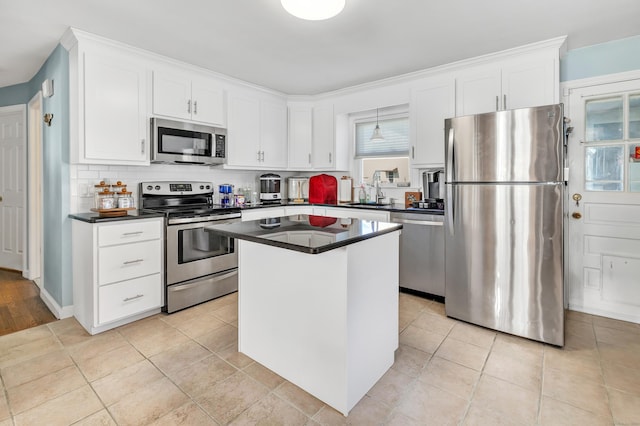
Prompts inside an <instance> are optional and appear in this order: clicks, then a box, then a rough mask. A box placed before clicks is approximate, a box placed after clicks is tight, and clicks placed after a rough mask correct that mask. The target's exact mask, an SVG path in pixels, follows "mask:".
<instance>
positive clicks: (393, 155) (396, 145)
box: [355, 114, 409, 184]
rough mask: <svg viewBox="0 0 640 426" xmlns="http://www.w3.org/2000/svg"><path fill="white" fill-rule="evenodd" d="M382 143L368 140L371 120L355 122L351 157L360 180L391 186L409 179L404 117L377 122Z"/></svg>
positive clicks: (372, 127)
mask: <svg viewBox="0 0 640 426" xmlns="http://www.w3.org/2000/svg"><path fill="white" fill-rule="evenodd" d="M378 123H379V126H380V130H381V131H382V135H383V136H384V141H371V135H372V134H373V131H374V129H375V127H376V120H375V117H374V118H366V119H362V120H358V121H356V123H355V140H356V141H355V142H356V143H355V145H356V149H355V157H356V161H359V162H360V171H361V178H362V181H363V182H365V183H368V184H373V183H374V179H379V181H380V183H382V184H385V183H390V184H395V183H396V182H400V181H408V180H409V118H408V117H407V115H406V114H402V115H394V116H392V117H384V118H380V119H379V120H378Z"/></svg>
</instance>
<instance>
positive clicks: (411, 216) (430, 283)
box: [390, 212, 445, 298]
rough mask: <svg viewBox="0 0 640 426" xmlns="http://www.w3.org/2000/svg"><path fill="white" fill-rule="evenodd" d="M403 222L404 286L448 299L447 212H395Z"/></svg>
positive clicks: (394, 219)
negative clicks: (445, 295)
mask: <svg viewBox="0 0 640 426" xmlns="http://www.w3.org/2000/svg"><path fill="white" fill-rule="evenodd" d="M390 219H391V222H393V223H401V224H402V233H401V235H400V277H399V281H400V287H401V288H405V289H409V290H414V291H419V292H421V293H427V295H432V296H439V297H438V298H444V268H445V266H444V226H443V225H444V215H442V214H431V213H418V212H391V218H390Z"/></svg>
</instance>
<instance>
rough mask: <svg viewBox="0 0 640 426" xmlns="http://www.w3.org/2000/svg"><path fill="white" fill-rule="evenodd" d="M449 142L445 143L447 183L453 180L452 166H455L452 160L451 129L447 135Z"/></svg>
mask: <svg viewBox="0 0 640 426" xmlns="http://www.w3.org/2000/svg"><path fill="white" fill-rule="evenodd" d="M448 138H449V141H448V142H447V167H446V169H447V176H446V179H447V182H451V181H452V180H453V179H452V178H453V166H454V164H455V161H454V159H453V154H454V152H453V127H450V128H449V135H448Z"/></svg>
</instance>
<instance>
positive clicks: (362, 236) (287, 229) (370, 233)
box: [205, 215, 402, 254]
mask: <svg viewBox="0 0 640 426" xmlns="http://www.w3.org/2000/svg"><path fill="white" fill-rule="evenodd" d="M400 229H402V225H401V224H398V223H388V222H378V221H371V220H362V219H344V218H340V219H339V218H334V217H328V216H313V215H292V216H284V217H276V218H269V219H260V220H251V221H247V222H236V223H228V224H221V225H210V226H206V227H205V230H207V231H209V232H215V233H218V234H222V235H226V236H229V237H233V238H238V239H241V240H247V241H252V242H255V243H261V244H266V245H270V246H274V247H280V248H284V249H288V250H295V251H299V252H303V253H309V254H318V253H324V252H327V251H329V250H333V249H336V248H339V247H344V246H347V245H349V244H353V243H357V242H359V241H363V240H366V239H369V238H373V237H376V236H378V235H383V234H387V233H389V232H394V231H398V230H400Z"/></svg>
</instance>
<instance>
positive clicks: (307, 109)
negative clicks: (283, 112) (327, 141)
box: [289, 105, 313, 170]
mask: <svg viewBox="0 0 640 426" xmlns="http://www.w3.org/2000/svg"><path fill="white" fill-rule="evenodd" d="M312 141H313V108H312V107H311V106H306V105H289V169H292V170H308V169H311V168H313V162H312V158H311V154H312Z"/></svg>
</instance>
